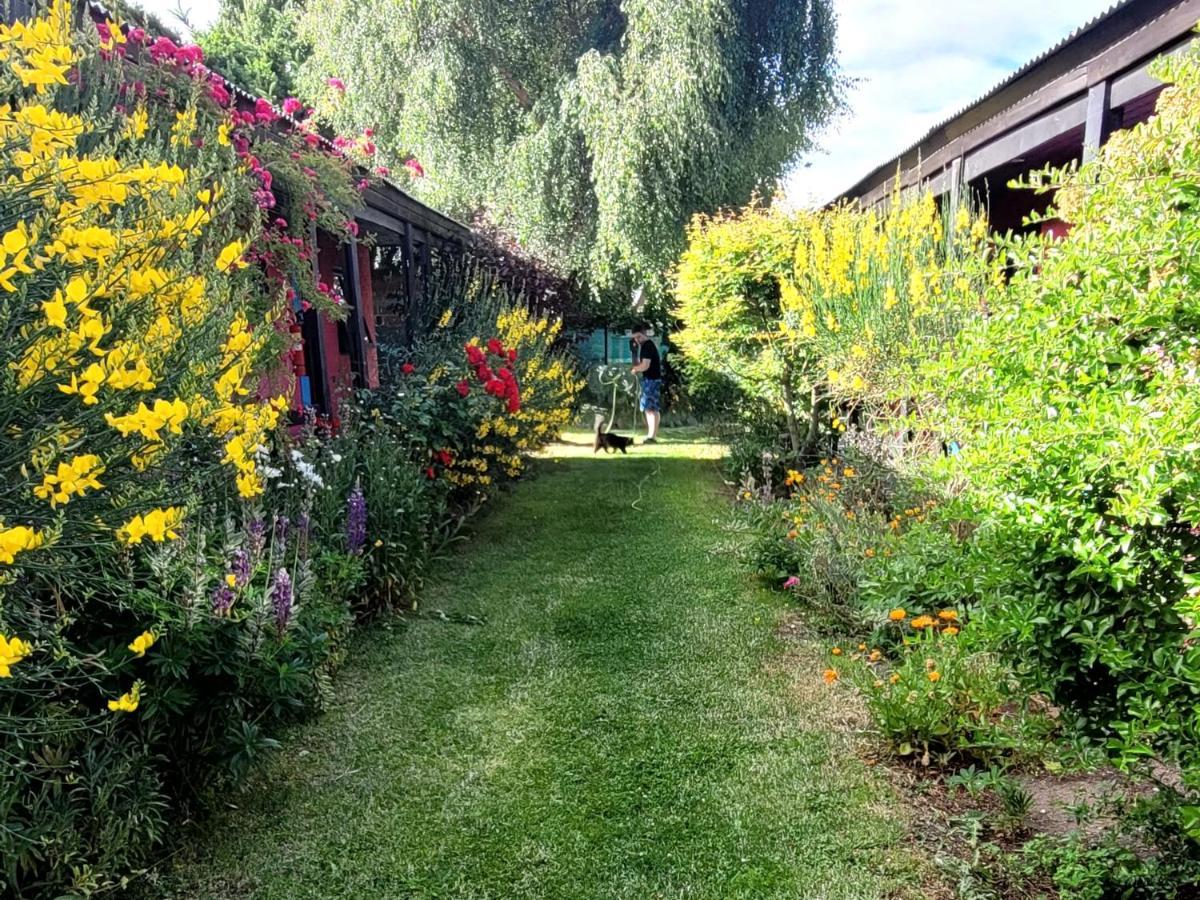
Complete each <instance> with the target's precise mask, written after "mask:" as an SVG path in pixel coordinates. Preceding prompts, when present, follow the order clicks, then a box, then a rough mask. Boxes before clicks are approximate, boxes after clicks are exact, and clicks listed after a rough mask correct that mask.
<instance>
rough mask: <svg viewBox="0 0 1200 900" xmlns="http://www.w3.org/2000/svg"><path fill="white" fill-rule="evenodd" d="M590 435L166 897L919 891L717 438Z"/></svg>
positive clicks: (496, 526)
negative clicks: (741, 508)
mask: <svg viewBox="0 0 1200 900" xmlns="http://www.w3.org/2000/svg"><path fill="white" fill-rule="evenodd" d="M569 440H572V441H574V442H575V444H574V445H571V444H567V445H563V446H560V447H559V448H557V450H556V451H555V452H554V454H553V455H551V456H550V457H549V458H547V459H545V460H543V461H541V462H540V463H539V465H540V467H541V470H542V471H541V475H540V477H539V478H537V479H535V480H533V481H531V482H530V483H528V484H523V485H521V486H520V487H519V488H518V489H517V490H516V491H515V492H514V493H513V494H512V495H511V496H509V497H506V498H505V499H503V500H502V501H501V502H500V504H499V508H498V509H496V510H494V511H493V512H492V513H491V514H490V515H489V516H488V517H487V518H486V520H485V521H483V522H482V523H481V525H480V527H479V530H478V532H477V533H476V534H475V535H474V536H473V538H472V539H471V541H470V542H469V544H466V545H464V546H463V547H462V548H461V551H460V552H459V553H458V554H456V555H455V557H454V558H453V559H452V560H451V561H449V562H448V563H446V564H445V565H444V566H443V567H442V569H441V571H440V573H439V575H438V577H437V578H436V579H435V582H434V583H433V584H432V585H431V586H430V588H429V590H428V591H427V593H426V595H425V597H424V599H423V609H424V610H426V611H427V612H428V611H434V610H438V611H443V612H445V613H446V614H447V615H448V617H449V619H450V621H442V620H439V619H438V618H428V617H427V618H419V619H415V620H413V621H412V623H411V624H410V625H409V626H408V627H406V628H404V629H396V630H393V631H391V632H390V633H389V632H388V631H384V630H380V629H376V630H373V631H371V632H369V633H367V634H366V635H364V637H363V638H362V639H361V640H360V641H359V642H358V644H357V646H356V651H355V658H354V659H353V661H352V663H351V664H350V665H349V666H348V668H347V670H346V671H345V672H344V673H343V676H342V677H341V679H340V680H339V682H338V688H337V696H338V700H337V704H336V706H335V708H334V709H332V710H331V711H330V712H329V713H328V714H327V715H325V716H324V717H323V718H321V719H320V720H319V721H316V722H314V723H312V724H311V725H308V726H305V727H302V728H298V729H296V730H295V731H294V732H293V733H292V734H291V735H289V736H288V737H287V740H286V742H285V749H284V750H283V751H282V752H281V753H280V754H279V755H278V756H277V757H276V758H275V759H274V761H273V762H272V763H271V764H270V766H269V767H268V768H267V770H265V771H264V772H263V773H262V774H261V775H260V776H259V777H256V778H255V779H254V780H253V782H252V783H251V784H249V785H248V786H247V787H246V789H245V790H244V791H242V792H241V793H239V794H238V795H236V796H234V797H231V798H230V803H231V807H234V808H230V809H229V810H227V811H224V812H222V813H220V814H218V815H217V816H215V817H214V818H213V819H211V820H210V821H208V822H207V823H205V824H204V826H203V827H202V828H200V829H198V838H197V841H196V842H195V844H194V845H193V847H192V848H191V850H190V851H189V856H191V857H192V858H190V859H182V858H177V859H176V861H175V862H174V864H173V869H172V870H171V871H168V872H164V873H161V874H159V875H158V876H157V877H156V878H155V880H154V882H153V887H154V890H155V891H156V892H157V893H160V894H162V895H164V896H174V897H188V898H199V897H214V898H215V897H222V898H226V897H228V898H235V897H256V898H281V900H282V898H301V897H356V898H357V897H363V898H366V897H471V898H474V897H480V898H482V897H504V898H507V897H530V898H541V897H546V898H559V897H562V898H590V897H597V898H599V897H604V898H617V897H629V898H647V897H672V898H674V897H679V898H683V897H687V898H693V897H721V898H730V897H754V898H758V897H803V898H829V900H834V898H873V897H887V896H893V895H897V894H900V893H903V892H904V891H905V890H906V889H907V887H909V886H912V885H913V884H914V882H915V878H916V877H917V873H916V871H915V867H914V866H913V865H912V864H911V863H909V862H908V861H907V858H906V856H905V854H904V853H903V852H902V841H903V828H902V826H901V824H899V822H898V821H897V814H896V812H895V808H894V801H892V800H891V794H890V792H888V791H887V789H886V788H885V787H884V786H883V785H882V783H881V782H880V781H878V780H877V779H875V778H874V777H873V775H872V773H871V772H870V770H868V769H866V768H864V767H863V765H862V764H861V763H860V762H859V761H858V760H857V759H856V758H855V757H854V756H853V754H851V753H849V752H847V748H846V740H845V737H844V736H843V735H841V734H839V733H838V732H837V730H836V729H835V728H833V727H832V726H831V722H834V721H836V720H837V711H836V710H828V709H825V708H824V704H825V703H826V698H827V697H830V696H832V695H831V694H828V693H827V692H825V691H823V690H820V689H819V688H816V687H810V685H815V684H817V677H816V676H817V675H818V674H819V663H818V662H817V661H816V660H815V659H813V660H810V662H811V668H810V669H809V670H808V672H803V671H802V675H801V677H800V678H799V679H797V678H796V676H795V675H794V674H791V673H792V671H793V669H792V667H790V666H785V665H781V664H780V662H781V660H782V659H783V656H784V653H785V649H784V647H783V643H782V642H781V640H780V639H779V638H778V637H777V635H776V626H777V624H778V622H779V620H780V618H781V616H782V615H784V614H785V609H784V605H783V601H782V600H781V599H780V598H779V597H778V596H777V595H774V594H772V593H770V592H766V591H763V590H760V589H758V588H757V587H755V586H754V585H753V583H752V582H751V580H750V579H749V577H748V576H747V575H746V573H745V571H744V569H743V568H742V567H741V566H740V565H739V563H738V562H737V560H736V559H735V558H734V557H733V555H732V553H731V539H730V535H729V534H728V533H727V532H726V531H725V530H724V529H723V528H722V527H721V521H722V518H723V515H724V505H725V503H724V499H723V498H722V497H721V496H720V480H719V477H718V474H717V469H716V462H715V457H716V456H717V454H718V453H719V452H720V448H718V447H716V446H714V445H711V444H710V445H699V444H682V443H665V444H662V445H660V446H658V447H656V448H645V447H640V446H639V447H637V448H635V449H634V450H633V451H632V452H631V453H630V455H629V456H626V457H620V456H613V457H605V456H603V454H602V455H600V456H599V457H593V456H592V454H591V448H590V436H588V435H575V436H573V437H569ZM465 617H477V618H478V619H479V620H481V622H482V624H464V622H466V621H469V620H468V619H466V618H465ZM792 652H793V653H794V652H795V651H794V650H793V651H792ZM809 672H811V675H810V674H809ZM798 685H799V687H798ZM913 890H914V892H915V890H916V888H913Z"/></svg>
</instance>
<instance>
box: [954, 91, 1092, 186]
mask: <svg viewBox="0 0 1200 900" xmlns="http://www.w3.org/2000/svg"><path fill="white" fill-rule="evenodd" d="M1087 107H1088V101H1087V97H1080V98H1079V99H1078V100H1075V101H1073V102H1071V103H1068V104H1067V105H1066V106H1064V107H1062V108H1061V109H1059V110H1057V111H1056V112H1052V113H1048V114H1047V115H1044V116H1041V117H1039V118H1037V119H1034V120H1033V121H1032V122H1029V123H1027V124H1025V125H1022V126H1021V127H1020V128H1017V129H1016V130H1014V131H1012V132H1010V133H1009V134H1007V135H1005V136H1004V137H1002V138H999V139H997V140H994V141H992V142H991V143H990V144H987V145H985V146H983V147H980V148H979V149H978V150H976V151H975V152H974V153H971V154H970V155H968V156H967V157H966V158H965V159H964V161H963V173H964V175H965V177H966V180H967V181H974V180H975V179H976V178H978V177H979V176H980V175H983V174H986V173H987V172H991V171H993V170H994V169H998V168H999V167H1000V166H1003V165H1005V164H1006V163H1010V162H1013V161H1014V160H1016V159H1019V158H1021V157H1023V156H1025V155H1026V154H1027V153H1029V151H1031V150H1034V149H1036V148H1038V147H1040V146H1041V145H1042V144H1045V143H1047V142H1048V141H1051V140H1053V139H1054V138H1056V137H1060V136H1062V135H1064V134H1066V133H1067V132H1068V131H1070V130H1071V129H1073V128H1078V127H1079V126H1080V125H1082V124H1084V121H1085V119H1086V118H1087Z"/></svg>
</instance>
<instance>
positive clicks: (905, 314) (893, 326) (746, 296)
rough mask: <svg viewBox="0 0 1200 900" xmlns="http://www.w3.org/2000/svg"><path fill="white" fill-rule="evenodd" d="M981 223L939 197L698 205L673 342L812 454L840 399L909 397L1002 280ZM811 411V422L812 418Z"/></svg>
mask: <svg viewBox="0 0 1200 900" xmlns="http://www.w3.org/2000/svg"><path fill="white" fill-rule="evenodd" d="M986 242H987V226H986V222H985V221H984V219H983V218H981V217H980V216H978V215H976V214H974V213H973V212H972V210H971V209H969V208H967V207H965V206H964V207H961V208H958V209H956V210H952V211H942V210H939V209H938V207H937V204H936V203H935V202H934V199H933V197H932V196H931V195H924V196H916V197H909V196H901V195H896V196H894V197H893V198H892V200H891V204H890V206H889V209H888V211H887V212H886V213H878V212H876V211H875V210H870V209H860V208H858V207H855V206H850V205H842V206H837V207H833V208H831V209H821V210H812V211H797V212H785V211H783V210H781V209H778V208H768V207H763V206H751V207H748V208H747V209H745V210H743V211H741V212H738V213H735V214H722V215H718V216H700V217H697V218H696V219H695V220H694V221H693V223H692V225H691V227H690V229H689V246H688V248H687V250H686V251H685V253H684V254H683V257H682V258H681V260H680V264H679V268H678V272H677V278H676V298H677V306H676V315H677V316H678V317H679V318H680V320H681V321H682V322H683V323H684V328H683V329H682V330H680V331H679V332H677V333H676V334H675V343H676V344H678V346H679V347H680V348H681V349H682V350H683V351H684V353H685V354H686V358H687V361H688V370H689V374H690V375H691V377H692V379H693V380H694V381H695V382H696V383H697V384H703V383H704V382H706V381H708V382H711V381H714V380H720V379H724V380H727V381H729V382H731V383H732V384H734V385H735V386H736V387H737V388H738V389H739V390H740V391H741V392H742V393H743V394H745V395H746V396H748V397H750V398H751V399H753V400H756V401H760V402H763V403H766V404H768V405H769V406H771V407H772V408H775V409H777V410H778V411H779V412H780V413H781V414H782V415H783V416H784V417H785V418H786V420H787V425H788V431H789V436H790V438H791V444H792V447H791V450H792V451H793V453H796V454H806V455H811V454H812V452H813V451H814V449H815V447H816V443H817V440H818V438H819V437H820V435H821V432H822V430H823V429H827V428H833V429H834V430H840V429H842V428H844V423H842V422H840V420H839V421H836V422H835V421H834V414H833V413H832V411H831V409H830V404H831V402H833V401H842V402H848V403H862V402H875V403H879V402H881V401H883V400H886V399H887V398H888V397H890V396H895V395H897V394H899V395H901V396H902V395H903V391H904V389H905V385H904V384H903V383H902V381H904V380H905V373H906V372H907V371H910V370H913V369H915V366H916V361H917V360H919V359H923V358H924V355H923V354H924V352H927V349H928V346H929V345H930V344H934V345H938V344H941V343H944V342H945V341H947V340H949V339H950V338H951V337H953V335H954V333H955V332H956V330H957V327H958V323H959V322H960V321H961V320H962V319H963V318H964V317H965V316H966V315H968V314H969V313H970V312H971V311H972V310H974V309H977V308H978V307H979V304H980V302H981V299H980V298H981V297H982V294H983V291H984V290H985V289H986V288H987V287H988V286H989V284H990V283H991V282H992V281H994V280H996V279H998V278H999V276H1000V271H999V268H998V264H997V262H996V260H995V255H994V254H992V253H990V252H989V251H988V248H987V243H986ZM805 420H807V421H805Z"/></svg>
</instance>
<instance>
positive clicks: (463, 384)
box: [454, 378, 471, 397]
mask: <svg viewBox="0 0 1200 900" xmlns="http://www.w3.org/2000/svg"><path fill="white" fill-rule="evenodd" d="M454 389H455V390H456V391H458V396H460V397H465V396H467V394H469V393H471V385H470V383H469V382H468V381H467V379H465V378H464V379H463V380H462V381H460V382H459V383H458V384H456V385H455V386H454Z"/></svg>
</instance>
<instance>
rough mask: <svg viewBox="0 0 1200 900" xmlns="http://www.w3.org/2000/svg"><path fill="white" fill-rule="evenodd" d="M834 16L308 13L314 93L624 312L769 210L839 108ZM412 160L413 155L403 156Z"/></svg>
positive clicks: (449, 203) (480, 7) (496, 10)
mask: <svg viewBox="0 0 1200 900" xmlns="http://www.w3.org/2000/svg"><path fill="white" fill-rule="evenodd" d="M834 24H835V20H834V14H833V11H832V3H831V0H697V2H679V0H570V2H562V0H310V2H309V4H308V6H307V8H306V11H305V13H304V15H303V17H302V19H301V35H302V36H303V37H304V38H306V39H307V40H308V41H309V43H311V44H312V46H313V47H314V51H313V54H312V56H311V57H310V58H309V60H308V61H307V63H306V64H305V70H304V75H305V83H306V84H307V86H308V89H309V92H310V95H312V96H319V95H320V93H321V91H320V88H321V87H322V86H323V85H324V84H325V83H326V80H327V79H329V78H331V77H336V78H340V79H341V80H342V81H343V82H344V83H345V84H346V88H347V90H346V93H345V95H344V96H343V95H340V94H338V93H332V94H331V93H330V92H325V100H324V101H322V102H324V103H326V104H328V105H329V107H330V108H329V109H327V110H325V111H326V112H328V113H330V114H331V115H332V117H333V119H334V120H335V121H338V124H339V125H340V126H342V128H343V129H344V130H345V129H348V128H351V127H374V128H375V133H376V135H377V141H378V143H379V145H380V146H381V148H384V150H385V151H390V152H391V153H393V154H394V155H395V156H396V159H397V160H402V159H404V158H405V157H406V156H407V155H408V154H410V153H411V154H412V155H415V156H416V157H417V158H418V159H419V160H420V161H421V163H422V165H423V167H424V170H425V173H426V177H425V178H424V179H422V180H421V181H420V183H419V187H418V190H419V191H420V192H421V193H422V194H423V195H424V197H425V198H426V199H429V200H431V201H432V202H435V203H437V204H438V205H440V206H442V207H444V208H447V209H449V210H451V211H452V212H455V213H457V214H458V215H460V216H469V215H473V214H475V213H477V212H480V211H483V212H484V213H485V214H486V215H488V216H489V217H490V218H492V219H493V220H495V221H496V222H497V223H498V224H500V225H501V226H503V227H505V228H506V229H507V230H509V231H511V232H512V233H514V234H515V235H516V236H517V237H518V238H519V239H520V240H522V242H523V243H525V244H526V245H527V246H529V247H530V248H531V249H533V250H535V251H536V252H538V253H539V254H541V255H543V256H545V257H547V258H549V259H551V260H552V261H554V262H557V263H558V264H559V265H561V266H563V267H565V268H568V269H572V270H577V271H580V272H583V273H586V274H587V275H588V276H590V280H591V282H592V284H593V285H595V286H596V287H598V288H599V289H601V290H605V291H609V292H611V293H613V294H614V295H617V294H624V293H625V291H627V290H628V289H629V288H631V287H633V286H635V285H639V284H645V285H646V286H647V288H648V289H649V295H650V296H651V297H660V298H661V297H662V296H663V293H664V287H665V283H666V279H665V274H664V273H665V272H666V270H667V268H668V267H669V266H670V265H671V263H672V262H673V261H674V260H675V259H676V257H677V255H678V253H679V251H680V250H681V249H682V245H683V240H684V228H685V225H686V223H687V222H688V220H689V219H690V218H691V216H692V215H693V214H695V213H697V212H701V211H712V210H716V209H718V208H721V207H726V206H740V205H742V204H744V203H745V202H746V201H747V200H748V199H749V198H750V197H751V196H752V195H753V194H754V193H755V192H759V193H769V192H771V191H772V190H773V189H774V187H775V185H776V183H777V182H778V180H779V178H780V177H781V176H782V175H783V174H784V172H785V171H786V169H787V168H788V166H789V164H790V163H791V162H792V161H793V160H794V159H795V158H796V156H797V154H799V153H800V152H802V151H804V150H805V149H806V148H808V147H809V146H810V144H811V141H812V138H813V135H814V133H815V130H816V129H817V128H818V127H819V126H821V125H823V124H824V123H825V122H827V121H828V119H829V117H830V116H831V115H832V114H833V113H834V112H835V111H836V109H837V107H838V103H839V95H840V92H839V89H840V84H841V82H840V78H839V76H838V74H837V69H836V64H835V61H834ZM402 154H403V155H402Z"/></svg>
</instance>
